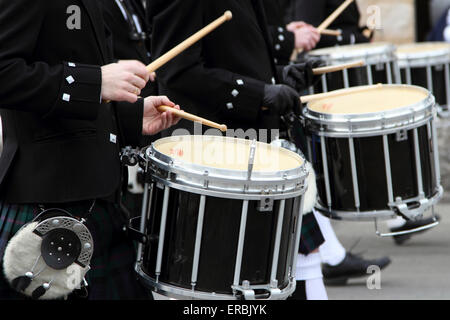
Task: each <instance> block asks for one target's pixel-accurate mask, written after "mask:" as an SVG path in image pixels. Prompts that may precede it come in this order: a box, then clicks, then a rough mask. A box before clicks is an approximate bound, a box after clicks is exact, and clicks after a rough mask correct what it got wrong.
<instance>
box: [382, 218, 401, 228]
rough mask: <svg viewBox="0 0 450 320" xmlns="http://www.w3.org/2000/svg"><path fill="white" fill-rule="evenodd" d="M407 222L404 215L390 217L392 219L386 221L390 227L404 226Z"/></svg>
mask: <svg viewBox="0 0 450 320" xmlns="http://www.w3.org/2000/svg"><path fill="white" fill-rule="evenodd" d="M405 223H406V220H405V219H403V218H402V217H396V218H394V219H390V220H388V221H386V224H387V226H388V227H389V228H390V229H392V228H400V227H403V226H404V225H405Z"/></svg>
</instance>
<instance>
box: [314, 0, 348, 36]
mask: <svg viewBox="0 0 450 320" xmlns="http://www.w3.org/2000/svg"><path fill="white" fill-rule="evenodd" d="M353 1H355V0H347V1H345V2H344V3H343V4H341V5H340V6H339V7H338V8H337V9H336V10H335V11H334V12H333V13H332V14H331V15H330V16H329V17H328V18H326V19H325V20H324V22H322V23H321V24H320V26H318V27H317V30H319V32H321V31H322V30H325V29H326V28H328V27H329V26H330V25H331V24H332V23H333V22H334V20H336V19H337V17H339V16H340V15H341V13H342V12H344V10H345V9H347V7H348V6H349V5H351V4H352V2H353Z"/></svg>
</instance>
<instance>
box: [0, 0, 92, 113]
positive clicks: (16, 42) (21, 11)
mask: <svg viewBox="0 0 450 320" xmlns="http://www.w3.org/2000/svg"><path fill="white" fill-rule="evenodd" d="M50 3H51V1H26V0H17V1H6V0H1V1H0V25H1V26H2V32H0V44H1V45H0V47H1V49H0V87H1V90H0V105H1V106H2V108H9V109H16V110H21V111H29V112H35V113H38V114H41V115H64V116H66V117H72V118H81V119H92V118H95V117H96V116H97V108H98V106H99V105H100V91H101V71H100V67H98V66H87V65H81V64H76V66H75V67H71V66H69V65H68V63H61V64H57V65H53V66H50V65H48V64H47V63H45V62H34V63H28V61H29V60H31V55H32V53H33V48H34V47H35V45H36V43H37V41H38V38H39V32H40V29H41V25H42V24H43V21H44V18H45V16H46V12H47V6H49V5H50ZM70 75H73V78H75V76H76V77H77V79H78V80H88V81H86V82H87V84H84V85H82V84H81V82H83V81H81V82H78V83H74V84H73V85H72V87H71V88H70V90H69V89H68V86H70V84H69V83H68V81H69V80H66V77H69V76H70ZM69 79H71V78H69ZM81 87H83V88H81ZM81 91H84V92H85V94H84V95H83V100H84V101H83V102H80V101H77V100H78V99H79V98H80V95H79V94H80V92H81ZM64 93H67V94H66V95H64ZM69 93H72V94H70V97H69V95H68V94H69ZM66 100H70V101H66ZM74 102H77V103H76V107H75V106H74Z"/></svg>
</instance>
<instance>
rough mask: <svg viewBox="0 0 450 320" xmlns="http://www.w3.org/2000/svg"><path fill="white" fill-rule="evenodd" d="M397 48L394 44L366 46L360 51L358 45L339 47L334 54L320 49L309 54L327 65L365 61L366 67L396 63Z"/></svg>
mask: <svg viewBox="0 0 450 320" xmlns="http://www.w3.org/2000/svg"><path fill="white" fill-rule="evenodd" d="M341 47H344V48H345V47H354V48H356V49H355V50H348V51H347V50H342V51H341V50H339V48H341ZM396 49H397V47H396V46H395V45H393V44H385V45H383V46H373V47H369V46H368V45H367V44H364V48H360V49H358V45H345V46H337V47H336V50H335V51H334V52H332V53H323V54H321V52H322V51H324V49H318V50H315V51H311V52H310V53H308V56H309V57H317V58H321V59H323V60H324V61H325V62H326V64H327V65H334V64H343V63H348V62H352V61H354V60H360V59H362V60H364V62H365V64H366V65H376V64H385V63H389V62H394V61H396V59H397V58H396V56H395V51H396Z"/></svg>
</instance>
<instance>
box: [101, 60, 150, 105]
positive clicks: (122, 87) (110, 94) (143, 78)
mask: <svg viewBox="0 0 450 320" xmlns="http://www.w3.org/2000/svg"><path fill="white" fill-rule="evenodd" d="M150 78H151V74H150V73H149V72H148V70H147V69H146V67H145V65H144V64H143V63H141V62H139V61H136V60H121V61H119V62H118V63H112V64H108V65H105V66H103V67H102V100H103V101H127V102H130V103H135V102H136V101H137V99H138V96H139V95H140V94H141V90H142V89H143V88H144V87H145V86H146V85H147V82H148V81H149V80H150Z"/></svg>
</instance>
